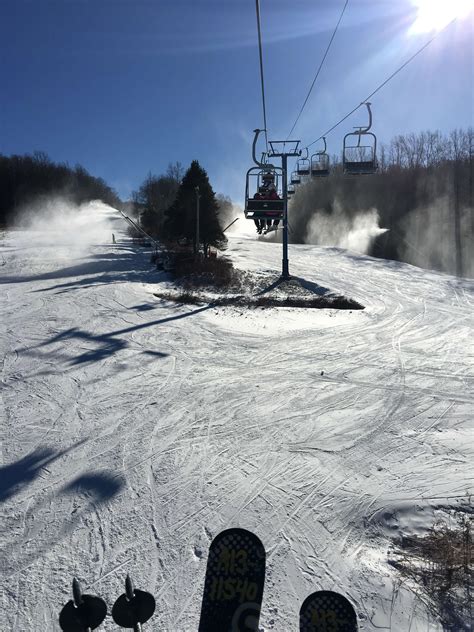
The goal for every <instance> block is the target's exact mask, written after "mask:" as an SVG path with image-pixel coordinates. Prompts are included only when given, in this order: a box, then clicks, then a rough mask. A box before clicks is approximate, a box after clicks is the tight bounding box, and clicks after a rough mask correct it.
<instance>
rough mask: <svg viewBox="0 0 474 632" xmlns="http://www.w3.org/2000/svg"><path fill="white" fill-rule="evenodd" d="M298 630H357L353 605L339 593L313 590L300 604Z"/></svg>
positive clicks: (325, 631)
mask: <svg viewBox="0 0 474 632" xmlns="http://www.w3.org/2000/svg"><path fill="white" fill-rule="evenodd" d="M300 632H357V616H356V613H355V610H354V607H353V605H352V604H351V603H350V601H349V600H348V599H346V598H345V597H344V596H343V595H340V594H339V593H336V592H332V591H330V590H321V591H318V592H314V593H312V594H311V595H309V597H307V598H306V599H305V600H304V602H303V605H302V606H301V609H300Z"/></svg>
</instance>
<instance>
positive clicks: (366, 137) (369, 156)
mask: <svg viewBox="0 0 474 632" xmlns="http://www.w3.org/2000/svg"><path fill="white" fill-rule="evenodd" d="M365 105H366V106H367V110H368V112H369V124H368V126H367V127H358V128H356V131H355V132H349V133H348V134H346V135H345V136H344V143H343V148H342V164H343V168H344V173H346V174H349V175H368V174H372V173H375V172H376V171H377V138H376V136H375V134H373V133H372V132H369V129H370V128H371V127H372V112H371V110H370V103H365ZM354 137H356V138H357V142H356V139H355V138H354Z"/></svg>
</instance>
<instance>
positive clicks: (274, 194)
mask: <svg viewBox="0 0 474 632" xmlns="http://www.w3.org/2000/svg"><path fill="white" fill-rule="evenodd" d="M268 199H269V200H280V199H281V198H280V196H279V195H278V191H277V190H276V187H275V185H274V184H273V183H272V184H270V186H269V187H268ZM279 223H280V220H279V219H274V220H273V227H274V228H276V227H277V226H278V224H279ZM271 225H272V220H270V219H267V228H270V226H271Z"/></svg>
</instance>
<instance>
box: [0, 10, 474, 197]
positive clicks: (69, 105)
mask: <svg viewBox="0 0 474 632" xmlns="http://www.w3.org/2000/svg"><path fill="white" fill-rule="evenodd" d="M416 1H417V2H421V1H422V0H416ZM432 2H434V3H436V2H437V0H432ZM452 2H453V0H451V3H450V2H448V6H450V5H451V4H452ZM414 3H415V0H397V1H396V2H393V0H349V4H348V6H347V9H346V12H345V15H344V18H343V21H342V23H341V26H340V28H339V31H338V33H337V35H336V38H335V40H334V42H333V46H332V48H331V50H330V52H329V55H328V58H327V60H326V63H325V65H324V67H323V70H322V72H321V74H320V77H319V79H318V82H317V84H316V86H315V89H314V91H313V94H312V96H311V98H310V100H309V102H308V105H307V106H306V109H305V111H304V113H303V115H302V117H301V119H300V121H299V123H298V126H297V127H296V129H295V132H294V134H293V136H295V137H297V138H301V139H302V142H303V145H304V144H307V143H309V142H311V141H313V140H314V139H316V138H317V137H318V136H320V134H321V133H322V132H324V131H325V130H326V129H328V128H329V127H330V126H331V125H333V124H334V123H335V122H337V121H338V120H339V119H340V118H341V117H342V116H344V115H345V114H346V113H347V112H349V111H350V110H351V109H352V108H354V107H355V106H356V105H357V104H358V103H360V101H361V100H362V99H363V98H364V97H365V96H366V95H367V94H369V93H370V92H372V90H373V89H374V88H376V87H377V86H378V85H379V84H380V83H381V82H382V81H383V80H384V79H386V78H387V77H388V76H389V75H390V74H391V72H393V70H395V69H396V68H397V67H398V66H400V65H401V64H402V63H403V61H404V60H405V59H407V58H408V57H409V56H410V55H411V54H413V52H415V51H416V50H417V49H418V48H420V47H421V46H422V45H423V43H424V42H425V41H426V40H428V39H429V38H430V37H431V36H432V35H433V31H431V32H429V31H425V32H418V33H413V32H410V29H411V27H412V26H413V23H414V21H415V19H416V16H417V8H416V6H414ZM343 5H344V0H331V1H328V0H261V17H262V35H263V46H264V66H265V81H266V98H267V117H268V127H269V136H270V138H277V137H278V138H282V137H286V136H287V134H288V132H289V131H290V129H291V126H292V125H293V122H294V120H295V118H296V116H297V114H298V111H299V109H300V107H301V105H302V103H303V100H304V97H305V96H306V93H307V90H308V88H309V85H310V84H311V81H312V79H313V77H314V74H315V72H316V69H317V67H318V65H319V62H320V59H321V56H322V54H323V52H324V50H325V48H326V46H327V43H328V41H329V38H330V36H331V33H332V31H333V29H334V26H335V24H336V22H337V19H338V17H339V15H340V12H341V9H342V7H343ZM444 6H446V2H445V3H444ZM432 13H433V12H431V14H432ZM0 41H1V44H0V46H1V49H2V55H1V59H0V67H1V73H2V94H1V101H0V103H1V109H0V120H1V126H0V152H1V153H3V154H7V155H8V154H12V153H17V154H21V153H27V152H32V151H34V150H42V151H45V152H46V153H47V154H48V155H49V156H50V157H51V158H52V159H53V160H55V161H65V162H69V164H71V165H74V164H76V163H80V164H82V165H83V166H84V167H86V169H88V170H89V171H90V172H91V173H92V174H93V175H96V176H101V177H103V178H104V179H105V180H106V181H107V183H108V184H110V185H111V186H113V187H114V188H115V189H116V190H117V191H118V193H119V194H120V195H121V196H122V197H123V198H124V199H126V198H127V197H128V196H129V194H130V192H131V191H132V190H133V189H136V188H138V186H139V185H140V183H141V182H142V181H143V179H144V178H145V177H146V175H147V173H148V172H149V171H151V172H152V173H156V174H159V173H162V172H163V171H165V170H166V166H167V164H168V163H169V162H175V161H180V162H181V163H182V164H183V165H184V166H188V165H189V163H190V162H191V160H193V159H195V158H196V159H198V160H199V161H200V163H201V164H202V165H203V166H204V167H205V168H206V169H207V171H208V173H209V176H210V179H211V183H212V184H213V186H214V188H215V190H216V191H218V192H222V193H225V194H227V195H230V196H231V197H232V198H233V199H235V200H236V201H239V200H241V199H242V197H243V189H244V184H245V183H244V177H245V172H246V170H247V169H248V167H250V166H251V157H250V148H251V142H252V139H253V134H252V130H253V129H254V128H256V127H262V126H263V120H262V105H261V96H260V83H259V67H258V49H257V30H256V18H255V2H254V0H93V1H92V0H42V1H41V2H40V1H38V0H13V1H12V0H1V1H0ZM473 56H474V51H473V14H472V12H471V13H470V14H468V15H467V16H464V17H463V19H460V20H459V21H458V22H457V23H455V24H454V25H452V26H451V27H449V29H448V30H446V31H445V32H443V33H441V34H440V35H439V36H438V37H437V39H436V40H435V41H434V42H433V43H432V44H431V45H430V47H429V48H428V49H427V50H426V51H424V52H423V53H422V54H421V55H420V56H419V57H418V58H417V59H416V60H414V61H413V62H412V63H411V64H410V65H409V66H408V67H407V68H406V69H405V70H403V71H402V72H401V73H400V74H399V75H398V76H397V77H396V78H394V79H393V80H392V81H391V82H390V83H389V84H388V85H387V86H386V87H385V88H384V89H383V90H381V91H380V92H379V93H378V94H377V95H376V96H375V97H374V98H373V99H372V103H373V106H372V108H373V113H374V125H373V131H375V132H376V134H377V136H378V138H379V140H380V141H382V142H384V141H388V140H390V138H391V137H392V136H394V135H396V134H400V133H407V132H411V131H414V132H416V131H420V130H423V129H431V130H436V129H439V130H441V131H445V132H447V131H449V130H451V129H453V128H455V127H464V128H465V127H468V126H469V125H473V111H474V85H473V83H474V79H473V76H474V69H473ZM365 120H366V115H365V113H364V110H360V111H359V112H358V113H356V114H354V115H353V117H351V118H350V119H348V120H347V121H346V122H345V123H344V124H343V125H341V126H340V127H339V128H338V129H337V130H335V131H334V132H333V133H332V134H331V135H330V136H329V137H328V150H329V152H330V153H337V152H339V151H340V146H341V143H342V137H343V135H344V133H345V132H347V131H350V130H351V128H352V127H353V126H355V125H358V124H364V123H365Z"/></svg>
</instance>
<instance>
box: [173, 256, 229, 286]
mask: <svg viewBox="0 0 474 632" xmlns="http://www.w3.org/2000/svg"><path fill="white" fill-rule="evenodd" d="M173 272H174V275H175V277H176V278H177V279H178V280H179V283H180V285H181V286H182V287H184V288H187V289H191V288H198V287H211V286H212V287H218V288H238V287H240V273H239V272H238V270H236V269H235V268H234V266H233V265H232V262H231V261H229V259H225V258H224V257H212V258H209V257H206V258H204V257H200V258H198V259H195V258H194V257H193V256H192V255H190V254H189V253H179V254H175V255H174V265H173Z"/></svg>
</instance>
